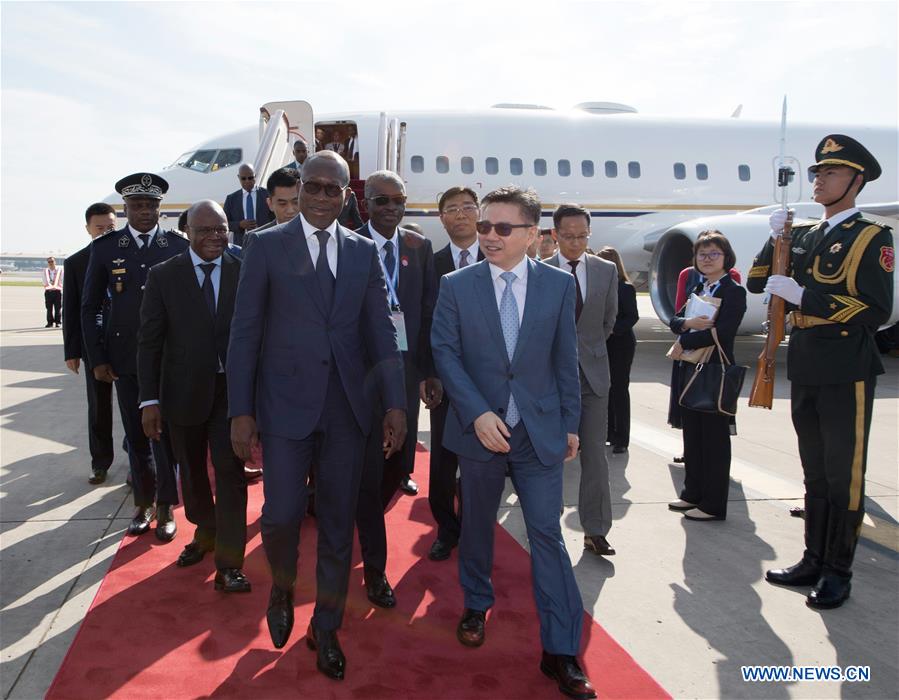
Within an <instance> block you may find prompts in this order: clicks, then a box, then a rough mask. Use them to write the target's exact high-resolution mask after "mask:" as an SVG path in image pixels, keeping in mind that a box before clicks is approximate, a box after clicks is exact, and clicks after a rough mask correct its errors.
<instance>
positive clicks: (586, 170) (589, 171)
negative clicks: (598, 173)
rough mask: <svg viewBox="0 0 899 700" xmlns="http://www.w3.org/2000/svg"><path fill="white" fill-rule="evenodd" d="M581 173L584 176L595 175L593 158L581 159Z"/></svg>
mask: <svg viewBox="0 0 899 700" xmlns="http://www.w3.org/2000/svg"><path fill="white" fill-rule="evenodd" d="M581 175H583V176H584V177H593V161H592V160H582V161H581Z"/></svg>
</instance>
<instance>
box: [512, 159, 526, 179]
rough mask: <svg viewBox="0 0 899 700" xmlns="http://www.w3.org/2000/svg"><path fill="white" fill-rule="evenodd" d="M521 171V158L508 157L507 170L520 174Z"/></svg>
mask: <svg viewBox="0 0 899 700" xmlns="http://www.w3.org/2000/svg"><path fill="white" fill-rule="evenodd" d="M522 171H523V166H522V164H521V158H510V159H509V172H510V173H512V174H513V175H521V173H522Z"/></svg>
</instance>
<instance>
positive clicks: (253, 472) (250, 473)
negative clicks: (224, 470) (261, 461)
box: [243, 467, 262, 481]
mask: <svg viewBox="0 0 899 700" xmlns="http://www.w3.org/2000/svg"><path fill="white" fill-rule="evenodd" d="M243 475H244V477H245V478H246V480H247V481H252V480H253V479H258V478H259V477H260V476H262V470H261V469H258V468H256V467H244V468H243Z"/></svg>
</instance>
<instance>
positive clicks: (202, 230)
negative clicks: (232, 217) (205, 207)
mask: <svg viewBox="0 0 899 700" xmlns="http://www.w3.org/2000/svg"><path fill="white" fill-rule="evenodd" d="M191 233H193V234H194V235H195V236H199V237H200V238H205V237H206V236H211V235H213V234H215V235H216V236H227V235H228V227H227V226H194V227H193V228H192V229H191Z"/></svg>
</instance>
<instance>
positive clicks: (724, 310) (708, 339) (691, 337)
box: [668, 275, 746, 371]
mask: <svg viewBox="0 0 899 700" xmlns="http://www.w3.org/2000/svg"><path fill="white" fill-rule="evenodd" d="M697 288H698V289H700V290H701V289H702V283H699V285H697ZM694 289H695V288H694ZM694 289H688V290H687V296H688V297H689V294H690V293H691V292H693V291H694ZM712 296H714V297H716V298H718V299H721V306H719V307H718V313H717V315H716V316H715V332H716V334H717V335H718V342H720V343H721V348H722V349H723V350H724V354H725V355H726V356H727V359H728V360H730V361H731V362H732V363H733V362H734V339H735V338H736V337H737V330H738V329H739V328H740V324H741V323H742V322H743V315H744V314H745V313H746V290H745V289H744V288H743V287H741V286H740V285H739V284H737V283H736V282H734V280H733V278H732V277H731V276H730V275H724V276H723V277H722V278H721V283H720V284H719V285H718V288H717V289H716V290H715V293H714V294H713V295H712ZM684 321H686V319H685V318H684V317H683V316H674V317H672V318H671V321H669V323H668V325H669V326H670V328H671V330H672V331H674V332H675V333H677V334H678V335H679V336H680V338H679V340H680V344H681V347H683V348H684V350H696V349H697V348H704V347H708V346H710V345H714V344H715V340H714V338H712V331H711V330H708V331H690V330H684ZM720 361H721V360H720V359H719V358H718V352H717V350H716V351H715V352H713V353H712V356H711V358H710V359H709V362H720ZM684 364H686V363H684ZM691 371H692V366H691Z"/></svg>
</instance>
